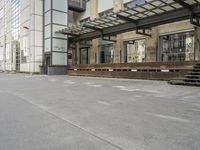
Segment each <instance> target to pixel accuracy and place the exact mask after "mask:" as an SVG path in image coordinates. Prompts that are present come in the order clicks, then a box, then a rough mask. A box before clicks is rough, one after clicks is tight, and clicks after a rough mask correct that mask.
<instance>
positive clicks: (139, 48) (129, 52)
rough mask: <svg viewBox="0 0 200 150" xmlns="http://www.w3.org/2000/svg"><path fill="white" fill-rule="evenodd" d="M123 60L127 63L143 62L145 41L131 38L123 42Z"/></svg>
mask: <svg viewBox="0 0 200 150" xmlns="http://www.w3.org/2000/svg"><path fill="white" fill-rule="evenodd" d="M123 52H124V54H122V56H123V57H124V58H123V61H124V62H128V63H137V62H145V56H146V55H145V53H146V41H145V39H141V40H131V41H127V42H125V43H124V51H123Z"/></svg>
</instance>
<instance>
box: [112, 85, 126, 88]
mask: <svg viewBox="0 0 200 150" xmlns="http://www.w3.org/2000/svg"><path fill="white" fill-rule="evenodd" d="M112 87H114V88H118V89H125V88H126V87H125V86H112Z"/></svg>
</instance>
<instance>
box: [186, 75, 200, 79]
mask: <svg viewBox="0 0 200 150" xmlns="http://www.w3.org/2000/svg"><path fill="white" fill-rule="evenodd" d="M185 77H186V78H189V79H199V78H200V75H193V74H192V75H191V74H189V75H185Z"/></svg>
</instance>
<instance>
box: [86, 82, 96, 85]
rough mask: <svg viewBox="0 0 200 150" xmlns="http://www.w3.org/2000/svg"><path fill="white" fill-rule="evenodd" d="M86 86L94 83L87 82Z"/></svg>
mask: <svg viewBox="0 0 200 150" xmlns="http://www.w3.org/2000/svg"><path fill="white" fill-rule="evenodd" d="M86 84H87V85H90V84H94V83H92V82H87V83H86Z"/></svg>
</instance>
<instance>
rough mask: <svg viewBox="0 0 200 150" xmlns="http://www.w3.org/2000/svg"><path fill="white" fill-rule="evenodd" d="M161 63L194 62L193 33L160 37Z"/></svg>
mask: <svg viewBox="0 0 200 150" xmlns="http://www.w3.org/2000/svg"><path fill="white" fill-rule="evenodd" d="M160 50H161V55H160V57H161V61H163V62H168V61H192V60H194V57H195V56H194V32H185V33H177V34H170V35H163V36H160Z"/></svg>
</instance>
